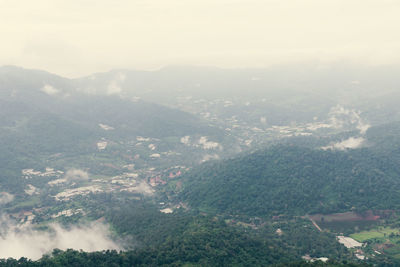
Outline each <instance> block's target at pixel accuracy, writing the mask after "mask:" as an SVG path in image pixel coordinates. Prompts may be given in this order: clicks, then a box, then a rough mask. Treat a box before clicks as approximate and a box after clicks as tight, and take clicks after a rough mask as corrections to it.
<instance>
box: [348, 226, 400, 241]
mask: <svg viewBox="0 0 400 267" xmlns="http://www.w3.org/2000/svg"><path fill="white" fill-rule="evenodd" d="M392 233H393V234H400V231H399V230H398V229H393V228H387V227H385V228H379V229H372V230H370V231H362V232H359V233H355V234H351V235H350V237H351V238H354V239H355V240H357V241H359V242H364V241H366V240H369V239H374V238H375V239H380V238H385V237H389V235H390V234H392Z"/></svg>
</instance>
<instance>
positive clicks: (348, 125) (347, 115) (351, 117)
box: [329, 105, 371, 135]
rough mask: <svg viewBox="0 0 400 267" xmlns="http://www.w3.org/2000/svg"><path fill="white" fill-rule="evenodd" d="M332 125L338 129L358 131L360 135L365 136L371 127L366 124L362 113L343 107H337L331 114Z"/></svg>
mask: <svg viewBox="0 0 400 267" xmlns="http://www.w3.org/2000/svg"><path fill="white" fill-rule="evenodd" d="M329 116H330V117H329V121H330V125H332V127H334V128H336V129H349V130H351V129H354V128H355V129H358V130H359V131H360V134H362V135H364V134H365V133H366V132H367V130H368V129H369V128H370V127H371V125H370V124H368V123H366V122H364V120H363V119H362V118H361V116H360V112H359V111H356V110H354V109H347V108H345V107H343V106H341V105H337V106H335V107H333V108H332V109H331V111H330V112H329Z"/></svg>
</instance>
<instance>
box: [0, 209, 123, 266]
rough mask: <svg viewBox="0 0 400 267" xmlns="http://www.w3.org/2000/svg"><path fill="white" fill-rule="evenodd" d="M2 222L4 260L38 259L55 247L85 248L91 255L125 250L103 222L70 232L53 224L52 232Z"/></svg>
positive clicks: (1, 254) (0, 251)
mask: <svg viewBox="0 0 400 267" xmlns="http://www.w3.org/2000/svg"><path fill="white" fill-rule="evenodd" d="M0 223H1V226H2V228H1V229H2V230H1V232H0V258H9V257H12V258H15V259H19V258H21V257H26V258H30V259H33V260H37V259H39V258H41V257H42V255H44V254H46V253H49V252H51V251H52V250H53V249H55V248H58V249H62V250H66V249H69V248H72V249H76V250H79V249H82V250H84V251H87V252H92V251H99V250H106V249H116V250H121V249H122V248H121V247H120V246H119V245H118V244H116V243H115V242H114V241H113V240H112V239H111V238H110V231H109V229H108V227H107V226H106V225H103V224H100V223H91V224H89V225H84V226H74V227H72V228H70V229H66V228H63V227H62V226H60V225H59V224H51V225H50V226H49V228H50V229H49V231H39V230H36V229H34V227H33V226H32V225H16V224H15V223H14V222H12V221H11V220H9V219H7V218H6V217H5V216H3V217H2V218H1V222H0Z"/></svg>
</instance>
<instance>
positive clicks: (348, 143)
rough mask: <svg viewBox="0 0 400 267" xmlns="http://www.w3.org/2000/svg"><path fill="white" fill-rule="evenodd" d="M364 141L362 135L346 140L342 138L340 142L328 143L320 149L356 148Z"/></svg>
mask: <svg viewBox="0 0 400 267" xmlns="http://www.w3.org/2000/svg"><path fill="white" fill-rule="evenodd" d="M364 143H365V138H363V137H350V138H348V139H346V140H343V141H341V142H338V143H335V144H332V145H329V146H324V147H322V148H321V149H323V150H328V149H331V150H346V149H356V148H360V147H362V146H363V145H364Z"/></svg>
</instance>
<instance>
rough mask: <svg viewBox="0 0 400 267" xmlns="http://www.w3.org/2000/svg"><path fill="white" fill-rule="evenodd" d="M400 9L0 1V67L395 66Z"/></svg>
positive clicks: (70, 72) (169, 0)
mask: <svg viewBox="0 0 400 267" xmlns="http://www.w3.org/2000/svg"><path fill="white" fill-rule="evenodd" d="M399 14H400V1H399V0H35V1H32V0H0V34H1V38H0V48H1V49H0V65H5V64H13V65H19V66H23V67H28V68H40V69H45V70H48V71H51V72H54V73H58V74H61V75H66V76H69V77H75V76H79V75H85V74H89V73H91V72H97V71H106V70H109V69H111V68H135V69H155V68H159V67H162V66H165V65H171V64H185V65H215V66H221V67H263V66H269V65H273V64H282V63H292V62H302V61H323V62H331V61H343V60H346V61H351V62H362V63H364V64H388V63H390V64H391V63H396V64H397V63H399V62H400V53H399V51H400V15H399Z"/></svg>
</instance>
